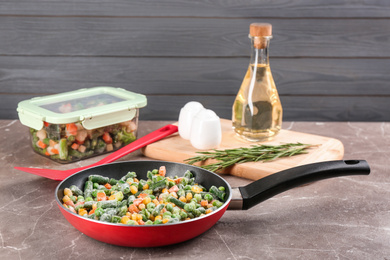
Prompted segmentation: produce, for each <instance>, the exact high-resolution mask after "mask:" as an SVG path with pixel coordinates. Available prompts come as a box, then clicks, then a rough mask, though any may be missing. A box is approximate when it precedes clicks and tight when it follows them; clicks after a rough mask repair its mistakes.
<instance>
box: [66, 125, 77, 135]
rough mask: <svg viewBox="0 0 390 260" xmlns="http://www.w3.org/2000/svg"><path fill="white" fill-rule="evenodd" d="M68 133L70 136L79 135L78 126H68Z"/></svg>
mask: <svg viewBox="0 0 390 260" xmlns="http://www.w3.org/2000/svg"><path fill="white" fill-rule="evenodd" d="M66 131H67V133H68V135H76V134H77V126H76V124H75V123H70V124H66Z"/></svg>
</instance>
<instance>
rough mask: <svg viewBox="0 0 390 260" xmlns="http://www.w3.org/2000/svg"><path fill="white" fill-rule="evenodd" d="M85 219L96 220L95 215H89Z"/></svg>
mask: <svg viewBox="0 0 390 260" xmlns="http://www.w3.org/2000/svg"><path fill="white" fill-rule="evenodd" d="M87 218H90V219H96V214H95V213H92V214H91V215H88V216H87Z"/></svg>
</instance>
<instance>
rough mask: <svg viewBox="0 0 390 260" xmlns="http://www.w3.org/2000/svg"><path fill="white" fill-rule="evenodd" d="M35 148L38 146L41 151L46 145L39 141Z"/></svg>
mask: <svg viewBox="0 0 390 260" xmlns="http://www.w3.org/2000/svg"><path fill="white" fill-rule="evenodd" d="M37 146H39V147H40V148H42V149H45V148H46V147H47V145H46V144H45V143H44V142H42V141H41V140H39V141H38V142H37Z"/></svg>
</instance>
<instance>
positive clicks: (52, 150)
mask: <svg viewBox="0 0 390 260" xmlns="http://www.w3.org/2000/svg"><path fill="white" fill-rule="evenodd" d="M51 152H52V153H53V154H59V153H60V152H59V151H58V150H57V149H54V148H53V149H51Z"/></svg>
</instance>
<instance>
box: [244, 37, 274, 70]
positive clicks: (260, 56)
mask: <svg viewBox="0 0 390 260" xmlns="http://www.w3.org/2000/svg"><path fill="white" fill-rule="evenodd" d="M249 38H250V39H251V60H250V64H251V65H264V66H267V65H269V57H268V51H269V42H270V40H271V38H272V36H266V37H257V36H249Z"/></svg>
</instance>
